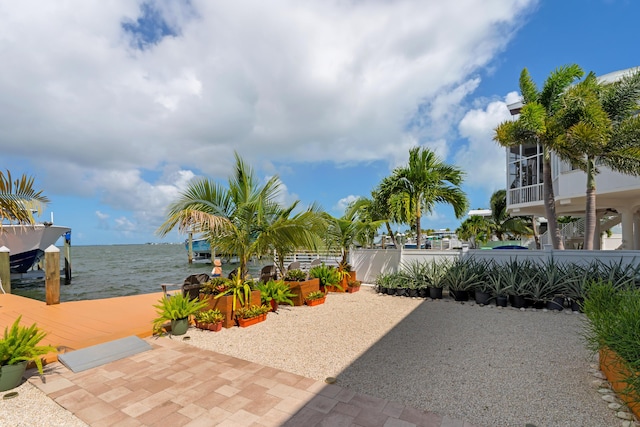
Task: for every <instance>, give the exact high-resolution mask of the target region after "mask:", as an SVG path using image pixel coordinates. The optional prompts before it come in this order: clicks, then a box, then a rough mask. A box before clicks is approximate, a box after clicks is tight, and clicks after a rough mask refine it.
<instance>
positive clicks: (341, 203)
mask: <svg viewBox="0 0 640 427" xmlns="http://www.w3.org/2000/svg"><path fill="white" fill-rule="evenodd" d="M359 198H360V196H354V195H353V194H350V195H348V196H347V197H343V198H342V199H340V200H338V203H336V204H335V206H334V207H333V210H334V211H336V212H340V216H342V215H343V214H344V212H345V210H346V209H347V207H348V206H349V204H350V203H352V202H355V201H356V200H358V199H359Z"/></svg>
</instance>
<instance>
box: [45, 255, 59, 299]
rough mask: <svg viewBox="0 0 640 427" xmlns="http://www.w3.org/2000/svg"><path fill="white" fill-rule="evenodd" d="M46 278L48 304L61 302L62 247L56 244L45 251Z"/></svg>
mask: <svg viewBox="0 0 640 427" xmlns="http://www.w3.org/2000/svg"><path fill="white" fill-rule="evenodd" d="M44 280H45V281H44V287H45V294H46V302H47V305H54V304H60V249H58V248H57V247H55V246H54V245H51V246H49V247H48V248H47V249H45V251H44Z"/></svg>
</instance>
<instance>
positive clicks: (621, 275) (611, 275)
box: [597, 258, 640, 289]
mask: <svg viewBox="0 0 640 427" xmlns="http://www.w3.org/2000/svg"><path fill="white" fill-rule="evenodd" d="M622 261H623V260H622V259H620V261H618V262H610V263H609V264H605V263H604V262H602V261H600V260H598V261H597V262H598V279H599V280H600V281H602V282H609V283H611V284H612V285H613V286H614V287H616V288H621V289H631V288H634V287H636V285H637V284H638V283H640V265H637V263H636V262H635V258H634V259H633V261H632V262H631V263H629V264H623V263H622Z"/></svg>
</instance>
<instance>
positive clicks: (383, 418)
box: [353, 408, 389, 427]
mask: <svg viewBox="0 0 640 427" xmlns="http://www.w3.org/2000/svg"><path fill="white" fill-rule="evenodd" d="M388 419H389V416H388V415H385V414H383V413H382V412H380V411H376V410H372V409H367V408H363V410H362V411H361V412H360V414H358V416H357V417H355V418H354V420H353V422H354V423H356V424H359V425H361V426H366V427H383V426H384V424H385V423H386V422H387V420H388Z"/></svg>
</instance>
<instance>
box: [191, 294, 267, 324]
mask: <svg viewBox="0 0 640 427" xmlns="http://www.w3.org/2000/svg"><path fill="white" fill-rule="evenodd" d="M200 299H201V300H206V301H207V307H205V308H204V310H205V311H206V310H214V309H218V310H220V312H221V313H222V314H223V315H224V320H223V321H222V327H223V328H230V327H232V326H235V324H236V322H235V319H234V316H233V296H232V295H225V296H223V297H220V298H215V296H214V295H205V294H200ZM238 304H239V301H238ZM251 304H260V291H251V297H250V301H249V305H251Z"/></svg>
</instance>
